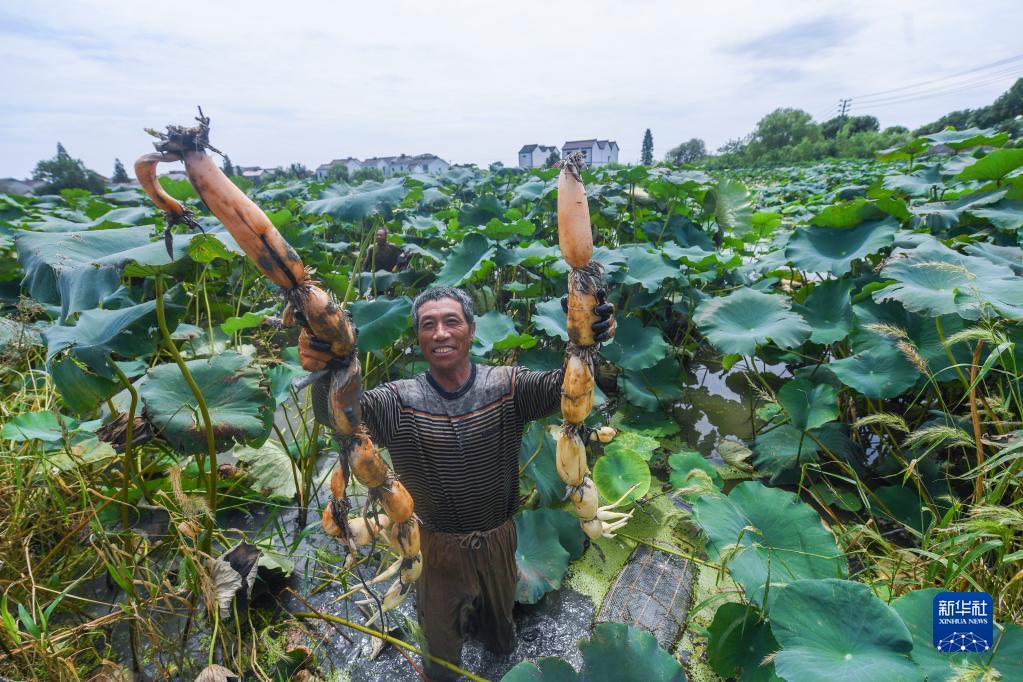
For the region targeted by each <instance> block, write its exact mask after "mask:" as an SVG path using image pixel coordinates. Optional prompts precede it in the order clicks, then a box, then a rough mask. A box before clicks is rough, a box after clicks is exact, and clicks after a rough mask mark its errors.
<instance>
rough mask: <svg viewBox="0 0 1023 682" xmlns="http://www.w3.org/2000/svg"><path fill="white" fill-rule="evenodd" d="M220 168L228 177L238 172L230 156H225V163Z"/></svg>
mask: <svg viewBox="0 0 1023 682" xmlns="http://www.w3.org/2000/svg"><path fill="white" fill-rule="evenodd" d="M220 170H222V171H224V175H226V176H228V177H231V176H232V175H237V174H238V170H237V169H236V168H235V167H234V165H233V164H232V163H231V157H230V156H224V163H223V164H222V165H221V166H220Z"/></svg>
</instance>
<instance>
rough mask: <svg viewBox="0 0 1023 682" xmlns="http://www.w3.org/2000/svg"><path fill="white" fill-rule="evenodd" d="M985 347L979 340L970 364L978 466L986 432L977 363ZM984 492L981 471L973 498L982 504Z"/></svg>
mask: <svg viewBox="0 0 1023 682" xmlns="http://www.w3.org/2000/svg"><path fill="white" fill-rule="evenodd" d="M983 348H984V342H983V341H977V346H976V347H975V348H974V349H973V363H972V364H971V365H970V418H971V419H972V420H973V438H974V440H975V441H976V442H977V466H978V467H979V466H980V465H981V464H983V463H984V441H983V437H984V434H983V432H982V430H981V428H980V411H979V410H978V409H977V363H979V362H980V352H981V350H982V349H983ZM983 494H984V474H983V472H981V473H980V474H979V475H978V476H977V479H976V480H975V481H974V482H973V499H974V500H976V502H977V504H980V501H981V496H982V495H983Z"/></svg>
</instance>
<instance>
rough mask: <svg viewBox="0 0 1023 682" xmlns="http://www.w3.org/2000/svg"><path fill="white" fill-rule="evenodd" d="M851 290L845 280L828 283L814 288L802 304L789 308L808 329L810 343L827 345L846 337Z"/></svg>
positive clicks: (850, 286)
mask: <svg viewBox="0 0 1023 682" xmlns="http://www.w3.org/2000/svg"><path fill="white" fill-rule="evenodd" d="M852 286H853V285H852V282H851V281H849V280H847V279H829V280H827V281H825V282H820V283H819V284H817V285H815V286H814V287H813V290H812V291H811V292H810V295H809V296H807V298H806V302H805V303H803V304H802V305H793V306H792V309H793V310H795V311H796V312H797V313H799V314H800V315H802V316H803V317H804V318H805V319H806V321H807V323H808V324H809V325H810V329H811V330H812V331H811V332H810V340H811V341H813V342H814V343H820V344H824V345H827V344H832V343H836V342H838V341H841V340H842V339H844V338H845V337H846V336H848V335H849V330H850V329H852V306H851V305H850V304H849V300H850V299H849V294H850V292H851V291H852Z"/></svg>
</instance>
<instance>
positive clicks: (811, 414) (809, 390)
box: [778, 379, 838, 431]
mask: <svg viewBox="0 0 1023 682" xmlns="http://www.w3.org/2000/svg"><path fill="white" fill-rule="evenodd" d="M837 401H838V393H837V392H836V391H835V389H834V388H832V387H831V386H829V385H828V384H822V383H811V382H809V381H806V380H803V379H797V380H794V381H789V382H788V383H786V384H785V385H784V386H782V387H781V390H780V391H778V403H779V404H780V405H781V406H782V408H783V409H784V410H785V412H786V413H787V414H788V417H789V420H790V421H791V423H792V425H793V426H794V427H796V428H797V429H799V430H800V431H808V430H810V429H815V428H817V427H818V426H821V425H823V424H826V423H828V422H830V421H833V420H835V419H838V405H837Z"/></svg>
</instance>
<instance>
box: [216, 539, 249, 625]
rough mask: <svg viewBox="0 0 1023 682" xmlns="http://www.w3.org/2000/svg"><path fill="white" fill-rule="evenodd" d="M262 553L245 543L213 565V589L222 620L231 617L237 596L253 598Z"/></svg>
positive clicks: (219, 558)
mask: <svg viewBox="0 0 1023 682" xmlns="http://www.w3.org/2000/svg"><path fill="white" fill-rule="evenodd" d="M261 552H262V550H260V549H259V547H256V546H255V545H250V544H248V543H247V542H243V543H241V544H239V545H236V546H235V547H233V548H232V549H231V550H230V551H228V552H226V553H225V554H224V555H223V556H220V557H217V559H216V560H215V561H213V562H212V563H211V565H210V571H211V574H212V577H213V589H214V591H215V592H216V597H217V603H218V604H219V606H220V616H221V618H229V617H230V615H231V611H232V609H231V602H232V601H233V600H234V598H235V597H236V596H239V595H241V596H244V597H245V598H246V599H248V598H249V597H251V596H252V587H253V585H255V584H256V564H257V562H258V561H259V556H260V554H261Z"/></svg>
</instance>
